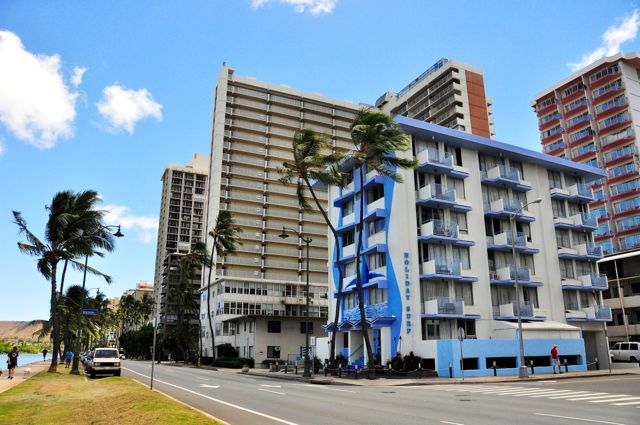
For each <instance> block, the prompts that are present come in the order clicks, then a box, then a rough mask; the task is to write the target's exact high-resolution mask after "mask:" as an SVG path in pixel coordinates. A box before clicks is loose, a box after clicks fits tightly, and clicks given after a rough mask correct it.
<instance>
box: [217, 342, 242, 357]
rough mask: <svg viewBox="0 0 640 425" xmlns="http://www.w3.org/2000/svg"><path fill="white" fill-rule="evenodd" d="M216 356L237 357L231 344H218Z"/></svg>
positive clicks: (236, 352)
mask: <svg viewBox="0 0 640 425" xmlns="http://www.w3.org/2000/svg"><path fill="white" fill-rule="evenodd" d="M217 348H218V357H220V358H227V357H228V358H233V357H238V351H237V350H236V349H235V348H233V347H232V346H231V344H220V345H218V347H217Z"/></svg>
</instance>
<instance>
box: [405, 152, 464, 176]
mask: <svg viewBox="0 0 640 425" xmlns="http://www.w3.org/2000/svg"><path fill="white" fill-rule="evenodd" d="M416 159H417V160H418V164H419V166H418V170H420V171H428V172H431V173H436V174H446V175H450V176H452V177H457V178H466V177H468V176H469V170H467V169H466V168H464V167H460V166H457V165H454V163H453V156H452V155H451V154H450V153H449V152H439V151H438V150H437V149H434V148H428V149H425V150H423V151H421V152H419V153H418V155H417V158H416Z"/></svg>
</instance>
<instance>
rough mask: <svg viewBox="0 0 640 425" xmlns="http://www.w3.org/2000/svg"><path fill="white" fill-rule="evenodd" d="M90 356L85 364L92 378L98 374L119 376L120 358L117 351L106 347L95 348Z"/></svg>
mask: <svg viewBox="0 0 640 425" xmlns="http://www.w3.org/2000/svg"><path fill="white" fill-rule="evenodd" d="M90 356H91V357H90V359H89V361H88V363H87V370H88V371H89V374H90V375H91V377H92V378H95V376H96V375H98V374H101V375H104V374H107V375H113V376H120V372H121V371H120V356H119V354H118V350H117V349H115V348H107V347H101V348H96V349H94V350H93V352H92V353H91V354H90Z"/></svg>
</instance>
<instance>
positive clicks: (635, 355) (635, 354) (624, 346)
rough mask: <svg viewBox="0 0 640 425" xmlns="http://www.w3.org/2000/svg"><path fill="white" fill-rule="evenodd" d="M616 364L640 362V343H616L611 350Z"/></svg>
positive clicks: (612, 358)
mask: <svg viewBox="0 0 640 425" xmlns="http://www.w3.org/2000/svg"><path fill="white" fill-rule="evenodd" d="M611 360H613V361H614V362H640V342H616V345H614V346H613V348H612V349H611Z"/></svg>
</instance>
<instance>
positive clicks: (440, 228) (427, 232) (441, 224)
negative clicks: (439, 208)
mask: <svg viewBox="0 0 640 425" xmlns="http://www.w3.org/2000/svg"><path fill="white" fill-rule="evenodd" d="M418 241H420V242H425V243H430V244H450V245H454V246H473V245H475V242H473V241H471V240H468V239H464V238H460V233H459V230H458V225H457V224H456V223H449V222H446V221H444V220H431V221H428V222H426V223H424V224H423V225H422V226H420V236H418Z"/></svg>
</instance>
